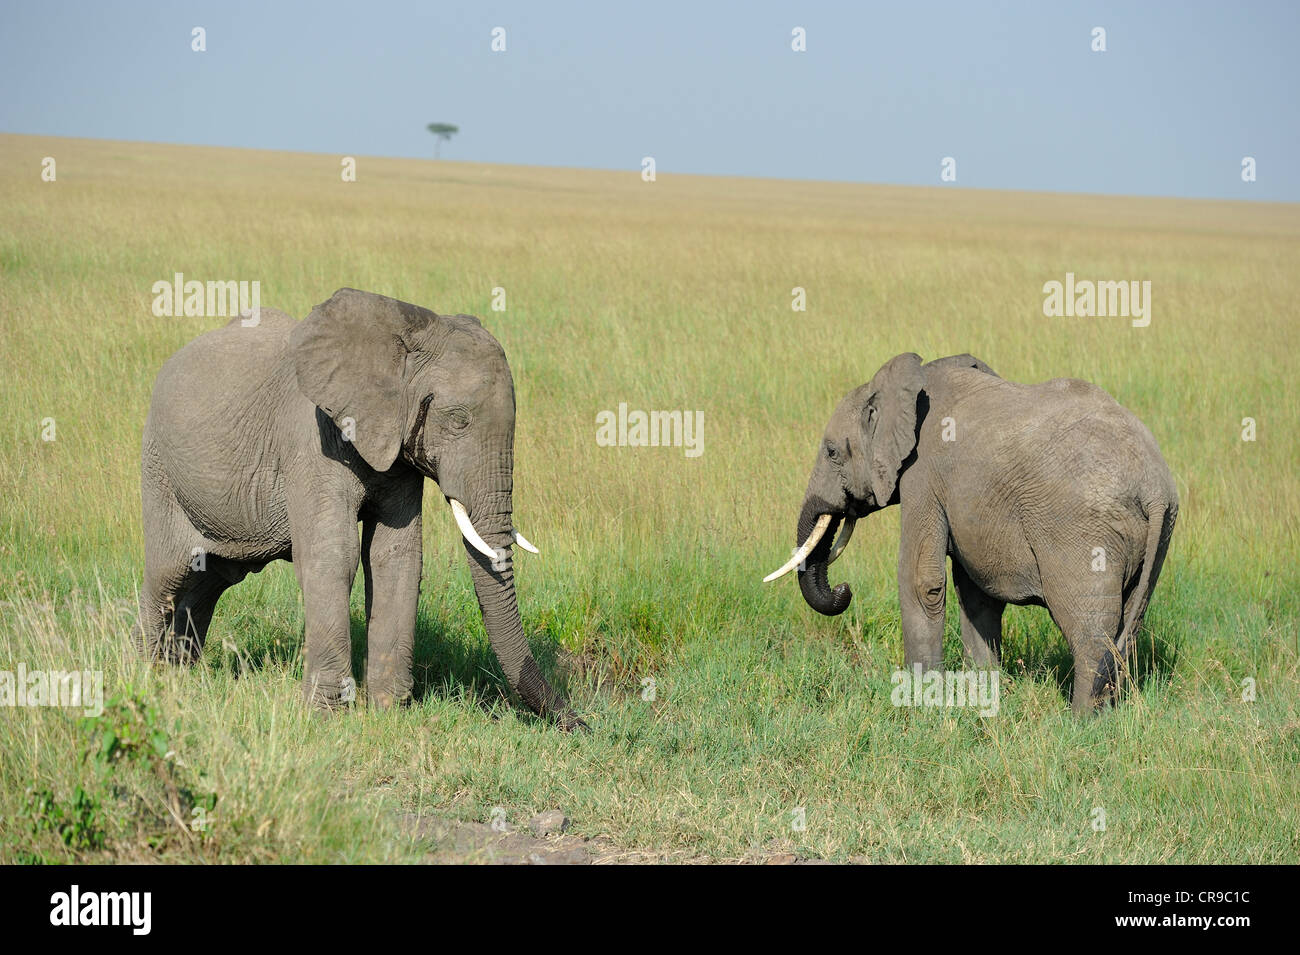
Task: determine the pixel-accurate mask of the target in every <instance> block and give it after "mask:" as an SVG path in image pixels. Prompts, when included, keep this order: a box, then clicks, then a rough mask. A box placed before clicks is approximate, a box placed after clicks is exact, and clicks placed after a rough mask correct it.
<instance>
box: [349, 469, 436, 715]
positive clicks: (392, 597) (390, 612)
mask: <svg viewBox="0 0 1300 955" xmlns="http://www.w3.org/2000/svg"><path fill="white" fill-rule="evenodd" d="M420 525H421V522H420V498H419V491H418V489H417V491H416V495H415V499H414V509H413V512H412V509H411V507H410V502H408V506H407V507H406V508H404V509H403V510H400V511H398V512H396V513H394V514H392V515H390V516H388V517H385V518H379V519H375V520H367V521H366V522H365V524H364V526H363V530H362V539H361V550H362V556H361V560H362V566H363V568H364V570H365V575H366V647H367V650H366V695H367V698H368V699H369V701H370V702H371V703H372V704H374V705H375V706H378V707H380V708H381V709H383V708H387V707H389V706H392V705H393V704H394V703H398V702H401V701H402V700H405V699H406V698H408V697H409V696H410V695H411V687H412V677H411V663H412V654H413V652H414V646H415V618H416V606H417V604H418V602H419V597H420V570H421V561H422V553H421V547H422V540H421V534H420Z"/></svg>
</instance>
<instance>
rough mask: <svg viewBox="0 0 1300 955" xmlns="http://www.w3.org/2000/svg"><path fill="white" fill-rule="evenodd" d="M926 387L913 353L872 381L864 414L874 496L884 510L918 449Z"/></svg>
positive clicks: (893, 360)
mask: <svg viewBox="0 0 1300 955" xmlns="http://www.w3.org/2000/svg"><path fill="white" fill-rule="evenodd" d="M924 387H925V378H924V376H922V374H921V356H920V355H917V354H914V353H912V352H907V353H906V354H903V355H898V356H896V357H894V358H891V359H890V360H889V361H888V362H887V363H886V364H885V366H884V367H883V368H881V369H880V371H878V372H876V377H875V378H873V379H871V388H870V391H871V396H870V397H869V398H868V399H867V408H866V410H865V412H864V413H865V414H866V415H867V416H868V419H869V420H868V422H867V425H868V428H871V427H872V426H874V428H875V433H874V435H872V437H871V442H870V445H871V493H872V494H873V495H874V496H875V498H876V505H877V506H878V507H885V506H886V505H887V504H888V503H889V501H890V499H891V498H893V496H894V489H895V488H896V487H897V486H898V473H899V471H901V470H902V467H903V462H904V461H905V460H906V459H907V456H908V455H909V454H911V453H912V449H913V448H915V447H916V399H917V396H918V395H919V394H920V393H921V389H922V388H924Z"/></svg>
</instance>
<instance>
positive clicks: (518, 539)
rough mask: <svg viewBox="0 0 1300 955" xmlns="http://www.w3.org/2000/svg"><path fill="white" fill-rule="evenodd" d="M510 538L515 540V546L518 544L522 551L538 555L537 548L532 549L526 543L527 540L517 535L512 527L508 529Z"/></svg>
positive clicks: (519, 534) (531, 546) (521, 535)
mask: <svg viewBox="0 0 1300 955" xmlns="http://www.w3.org/2000/svg"><path fill="white" fill-rule="evenodd" d="M510 536H511V537H513V538H514V539H515V543H516V544H518V545H519V546H520V547H522V548H523V549H524V550H526V551H528V553H530V554H536V553H538V550H537V548H536V547H534V546H533V545H532V544H530V543H528V538H527V537H525V536H524V535H523V534H521V533H519V532H518V531H517V530H515V529H514V528H513V527H512V528H510Z"/></svg>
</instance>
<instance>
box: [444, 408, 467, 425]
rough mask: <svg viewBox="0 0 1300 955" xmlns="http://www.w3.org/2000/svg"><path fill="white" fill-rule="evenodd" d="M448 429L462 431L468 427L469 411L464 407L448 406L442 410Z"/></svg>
mask: <svg viewBox="0 0 1300 955" xmlns="http://www.w3.org/2000/svg"><path fill="white" fill-rule="evenodd" d="M443 420H445V421H446V423H447V430H448V431H464V430H465V429H466V428H468V427H469V412H468V411H466V410H465V409H464V408H459V407H456V408H448V409H447V410H446V411H444V412H443Z"/></svg>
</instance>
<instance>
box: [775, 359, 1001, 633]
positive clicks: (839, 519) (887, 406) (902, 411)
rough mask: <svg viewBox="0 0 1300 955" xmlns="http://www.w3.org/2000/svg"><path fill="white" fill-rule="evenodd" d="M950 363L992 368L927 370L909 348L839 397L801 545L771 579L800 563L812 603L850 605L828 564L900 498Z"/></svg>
mask: <svg viewBox="0 0 1300 955" xmlns="http://www.w3.org/2000/svg"><path fill="white" fill-rule="evenodd" d="M949 367H962V368H976V369H979V370H981V371H984V372H986V373H988V374H990V375H991V374H994V372H993V369H991V368H989V366H988V365H986V364H984V362H982V361H980V360H979V359H978V358H974V357H973V356H971V355H954V356H951V357H949V358H942V359H939V360H938V361H933V362H930V364H928V365H926V366H925V367H924V369H923V368H922V365H921V358H920V356H919V355H916V354H913V353H911V352H908V353H906V354H903V355H898V356H896V357H894V358H892V359H890V360H889V361H888V362H886V363H885V365H884V367H882V368H881V369H880V370H879V371H878V372H876V374H875V377H873V378H872V379H871V381H869V382H867V383H866V384H865V385H862V386H860V387H858V388H855V389H854V390H853V391H851V392H849V394H848V395H847V396H846V397H845V398H844V400H842V401H841V402H840V403H839V405H838V406H837V407H836V408H835V412H834V413H833V414H832V415H831V420H830V423H829V424H828V425H827V426H826V431H825V434H823V436H822V440H821V444H820V445H819V446H818V448H817V459H816V461H815V462H814V463H813V470H812V476H811V477H810V478H809V480H808V490H807V491H806V492H805V493H804V498H803V505H802V507H801V508H800V510H799V523H798V528H797V535H796V541H797V543H798V547H797V548H796V550H795V553H794V555H793V556H792V557H791V558H790V560H789V561H788V562H786V564H785V565H784V566H782V567H781V568H780V569H779V570H776V571H774V572H773V573H771V574H769V575H768V576H767V577H765V578H764V581H765V582H766V581H771V580H776V579H777V578H778V577H782V576H784V575H785V574H788V573H789V572H790V571H791V570H795V569H798V571H799V589H800V591H801V592H802V593H803V597H804V600H805V601H807V603H808V606H810V607H812V608H813V609H814V610H816V611H817V612H818V613H823V614H826V615H827V616H835V615H836V614H840V613H843V612H844V611H845V610H847V609H848V606H849V603H850V601H852V599H853V591H852V590H850V589H849V585H848V584H839V585H838V586H836V587H835V588H833V589H832V588H831V587H830V585H829V583H828V581H827V567H828V566H829V565H830V564H831V563H833V562H834V561H835V560H836V559H837V558H838V557H839V556H840V554H841V553H843V551H844V548H845V546H846V545H847V544H848V542H849V538H850V537H851V536H852V535H853V528H854V524H855V523H856V522H857V520H858V519H859V518H861V517H864V516H865V515H867V514H870V513H872V512H873V511H878V510H880V509H881V508H883V507H888V506H889V505H890V504H896V503H897V502H898V485H899V478H900V477H901V475H902V473H903V471H904V470H906V468H907V466H908V465H909V464H910V463H911V461H912V460H914V456H915V455H914V453H915V450H916V441H917V429H918V426H919V423H920V420H921V419H923V418H924V415H925V408H926V406H927V401H926V397H925V395H924V391H925V388H926V376H927V373H930V372H931V370H932V369H935V370H936V371H937V370H942V369H944V368H949ZM841 523H842V524H843V527H842V529H841V527H840V525H841ZM837 530H839V531H840V533H839V539H838V540H836V539H835V533H836V531H837ZM833 540H834V541H835V543H834V544H833V545H832V543H831V542H832V541H833Z"/></svg>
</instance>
